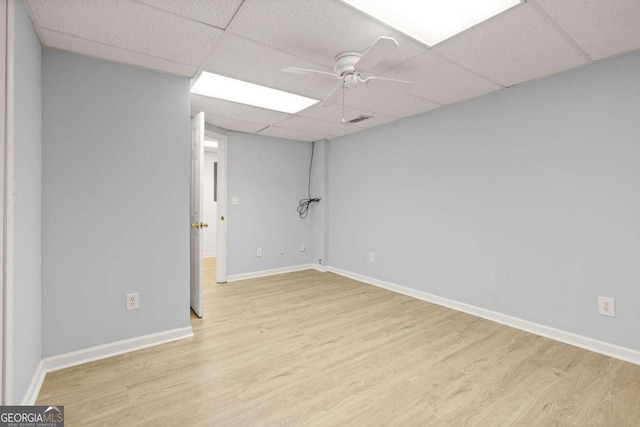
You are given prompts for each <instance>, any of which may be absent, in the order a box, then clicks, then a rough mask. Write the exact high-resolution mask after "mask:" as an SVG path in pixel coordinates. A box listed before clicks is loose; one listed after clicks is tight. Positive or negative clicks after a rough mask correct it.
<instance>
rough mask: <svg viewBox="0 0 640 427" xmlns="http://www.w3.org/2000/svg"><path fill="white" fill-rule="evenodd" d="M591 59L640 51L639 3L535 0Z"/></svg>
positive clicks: (601, 0) (596, 0)
mask: <svg viewBox="0 0 640 427" xmlns="http://www.w3.org/2000/svg"><path fill="white" fill-rule="evenodd" d="M535 2H536V3H537V4H539V5H540V6H541V7H542V9H543V10H544V11H545V12H546V13H547V14H549V16H550V17H551V18H552V19H553V20H554V21H555V22H556V23H557V24H558V25H559V26H560V27H561V28H562V29H563V30H564V31H565V32H566V33H567V34H568V35H569V36H570V37H571V38H572V39H573V41H575V42H576V43H577V44H578V46H580V47H581V48H582V49H583V50H584V51H585V52H587V54H588V55H589V56H590V57H591V58H593V59H602V58H605V57H607V56H611V55H616V54H619V53H622V52H627V51H631V50H635V49H640V1H638V0H606V1H603V0H562V1H558V0H535Z"/></svg>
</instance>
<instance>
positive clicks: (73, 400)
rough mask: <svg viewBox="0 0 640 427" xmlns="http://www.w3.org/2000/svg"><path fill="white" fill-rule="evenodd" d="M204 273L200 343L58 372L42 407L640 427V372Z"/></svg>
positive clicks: (439, 320) (346, 292) (341, 284)
mask: <svg viewBox="0 0 640 427" xmlns="http://www.w3.org/2000/svg"><path fill="white" fill-rule="evenodd" d="M206 270H207V272H208V275H207V279H206V285H205V286H206V290H205V306H204V310H205V311H204V318H202V319H197V318H194V317H192V325H193V329H194V333H195V337H194V338H192V339H187V340H182V341H178V342H174V343H170V344H165V345H162V346H158V347H154V348H150V349H146V350H141V351H137V352H134V353H129V354H126V355H122V356H117V357H112V358H109V359H106V360H102V361H97V362H93V363H88V364H86V365H82V366H77V367H74V368H69V369H65V370H62V371H57V372H53V373H50V374H48V375H47V378H46V380H45V383H44V385H43V387H42V390H41V393H40V396H39V399H38V403H39V404H63V405H65V415H66V418H67V423H66V425H67V426H75V425H87V426H90V425H127V426H138V425H139V426H168V425H176V426H298V425H305V426H316V425H322V426H325V425H326V426H351V425H355V426H391V425H398V426H466V425H470V426H528V425H530V426H556V425H558V426H587V425H589V426H599V425H602V426H616V427H620V426H638V425H640V366H636V365H633V364H630V363H626V362H622V361H619V360H616V359H612V358H609V357H605V356H601V355H598V354H595V353H591V352H588V351H585V350H581V349H578V348H575V347H572V346H569V345H565V344H561V343H558V342H555V341H552V340H549V339H546V338H542V337H539V336H536V335H532V334H529V333H526V332H521V331H518V330H515V329H512V328H509V327H506V326H502V325H499V324H496V323H492V322H490V321H487V320H483V319H480V318H477V317H473V316H470V315H467V314H463V313H459V312H456V311H453V310H450V309H446V308H443V307H440V306H437V305H433V304H429V303H426V302H423V301H419V300H416V299H412V298H410V297H406V296H403V295H399V294H394V293H392V292H389V291H386V290H382V289H378V288H375V287H373V286H369V285H365V284H362V283H359V282H356V281H353V280H350V279H346V278H343V277H340V276H337V275H334V274H331V273H319V272H316V271H304V272H298V273H291V274H285V275H280V276H273V277H269V278H262V279H255V280H245V281H241V282H235V283H230V284H225V285H218V284H215V283H214V277H215V265H211V261H209V263H208V266H207V267H206ZM212 274H213V276H212Z"/></svg>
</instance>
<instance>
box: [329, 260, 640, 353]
mask: <svg viewBox="0 0 640 427" xmlns="http://www.w3.org/2000/svg"><path fill="white" fill-rule="evenodd" d="M328 271H330V272H332V273H335V274H338V275H340V276H344V277H348V278H350V279H354V280H357V281H359V282H363V283H367V284H369V285H373V286H377V287H379V288H383V289H387V290H389V291H393V292H397V293H400V294H403V295H407V296H410V297H413V298H417V299H420V300H423V301H427V302H430V303H433V304H438V305H441V306H444V307H448V308H452V309H454V310H458V311H462V312H464V313H468V314H472V315H474V316H478V317H482V318H483V319H487V320H491V321H493V322H497V323H501V324H503V325H506V326H511V327H512V328H516V329H520V330H523V331H526V332H530V333H532V334H536V335H540V336H543V337H545V338H550V339H552V340H555V341H560V342H562V343H565V344H569V345H573V346H576V347H580V348H583V349H585V350H589V351H593V352H596V353H600V354H604V355H606V356H610V357H614V358H616V359H620V360H624V361H625V362H630V363H634V364H636V365H640V351H638V350H633V349H630V348H627V347H621V346H618V345H615V344H610V343H607V342H604V341H599V340H596V339H593V338H589V337H585V336H583V335H578V334H574V333H572V332H567V331H563V330H561V329H556V328H552V327H550V326H545V325H540V324H538V323H534V322H530V321H528V320H524V319H519V318H517V317H512V316H509V315H506V314H502V313H498V312H495V311H491V310H487V309H485V308H481V307H477V306H474V305H471V304H466V303H463V302H459V301H455V300H450V299H448V298H443V297H439V296H436V295H432V294H429V293H426V292H423V291H419V290H416V289H411V288H407V287H405V286H401V285H396V284H395V283H390V282H385V281H384V280H378V279H374V278H372V277H367V276H363V275H361V274H358V273H353V272H351V271H347V270H343V269H340V268H336V267H329V268H328Z"/></svg>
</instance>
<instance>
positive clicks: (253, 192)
mask: <svg viewBox="0 0 640 427" xmlns="http://www.w3.org/2000/svg"><path fill="white" fill-rule="evenodd" d="M227 138H228V146H229V150H228V159H227V162H228V165H229V168H228V190H229V194H228V198H229V201H228V206H227V216H228V221H229V222H228V224H227V227H228V229H227V230H228V231H227V233H228V244H227V245H228V246H227V253H228V257H227V258H228V265H227V273H228V274H229V275H234V274H242V273H251V272H255V271H262V270H269V269H273V268H281V267H290V266H295V265H301V264H308V263H310V262H311V260H312V250H311V249H312V248H311V220H310V218H307V219H301V218H300V217H299V216H298V213H297V212H296V208H297V207H298V202H299V201H300V199H306V198H307V183H308V180H309V159H310V156H311V143H308V142H299V141H290V140H285V139H279V138H271V137H265V136H260V135H250V134H244V133H238V132H228V133H227ZM232 197H239V198H240V204H239V205H235V206H234V205H231V198H232ZM301 244H304V245H306V247H307V250H306V251H305V252H300V245H301ZM281 246H284V247H285V249H286V253H285V254H284V255H281V254H280V247H281ZM259 247H260V248H262V253H263V255H262V258H257V257H256V248H259Z"/></svg>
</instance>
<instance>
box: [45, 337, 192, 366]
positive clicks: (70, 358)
mask: <svg viewBox="0 0 640 427" xmlns="http://www.w3.org/2000/svg"><path fill="white" fill-rule="evenodd" d="M192 336H193V331H192V330H191V326H187V327H186V328H178V329H170V330H168V331H163V332H157V333H155V334H149V335H143V336H141V337H136V338H129V339H126V340H122V341H115V342H112V343H108V344H102V345H97V346H95V347H89V348H84V349H82V350H77V351H72V352H70V353H65V354H60V355H58V356H52V357H46V358H44V359H43V360H42V361H43V363H44V369H45V371H46V372H53V371H57V370H60V369H65V368H69V367H71V366H77V365H82V364H83V363H89V362H93V361H96V360H100V359H106V358H107V357H112V356H117V355H120V354H124V353H129V352H132V351H136V350H142V349H143V348H148V347H154V346H156V345H160V344H165V343H168V342H171V341H177V340H181V339H184V338H190V337H192Z"/></svg>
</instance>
